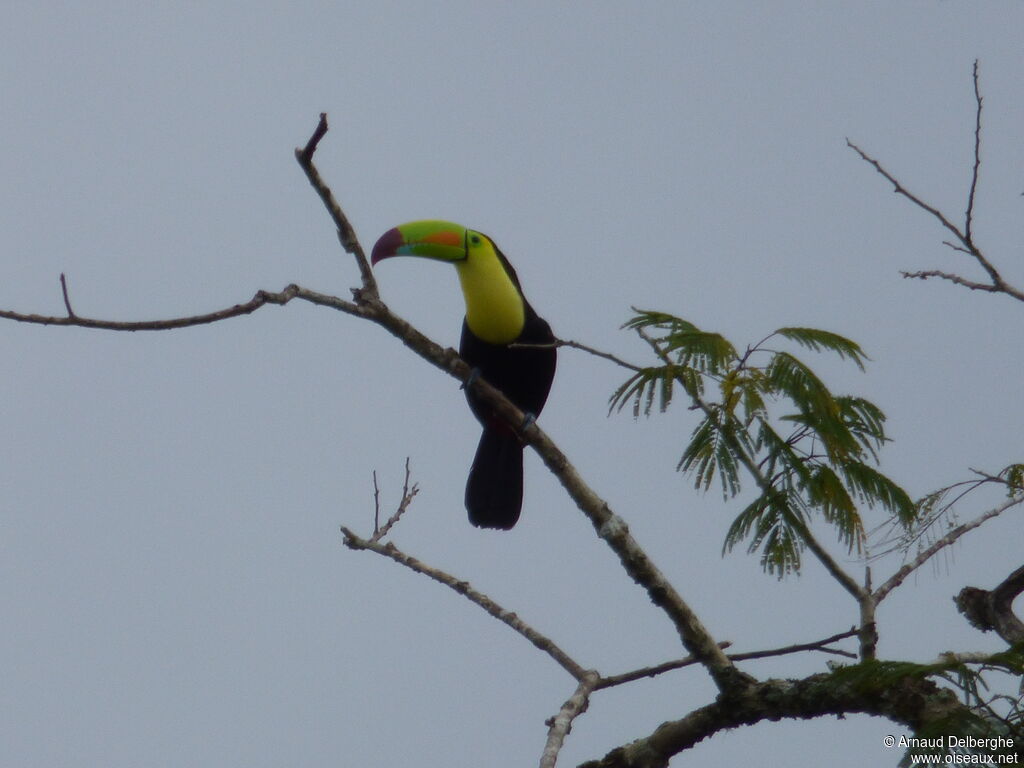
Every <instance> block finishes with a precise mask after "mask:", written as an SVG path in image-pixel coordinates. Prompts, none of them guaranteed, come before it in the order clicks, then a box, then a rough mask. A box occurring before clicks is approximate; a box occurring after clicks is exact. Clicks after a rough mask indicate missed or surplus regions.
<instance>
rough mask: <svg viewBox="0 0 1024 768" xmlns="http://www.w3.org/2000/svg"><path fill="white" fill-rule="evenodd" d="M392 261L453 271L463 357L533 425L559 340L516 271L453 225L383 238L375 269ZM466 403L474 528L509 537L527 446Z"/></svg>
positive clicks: (485, 242) (428, 224)
mask: <svg viewBox="0 0 1024 768" xmlns="http://www.w3.org/2000/svg"><path fill="white" fill-rule="evenodd" d="M391 256H421V257H424V258H427V259H435V260H437V261H447V262H450V263H452V264H454V265H455V271H456V272H457V273H458V275H459V282H460V283H461V285H462V293H463V295H464V296H465V299H466V317H465V319H464V320H463V322H462V341H461V342H460V344H459V355H460V356H461V357H462V359H463V360H465V361H466V362H467V363H468V364H469V365H470V366H471V367H472V368H473V369H474V375H479V376H482V377H483V378H484V380H486V381H487V382H488V383H490V384H491V385H493V386H495V387H497V388H498V389H499V390H501V391H502V392H503V393H504V394H505V396H506V397H507V398H508V399H509V400H511V401H512V402H513V403H515V404H516V406H517V407H518V408H519V409H520V410H521V411H523V413H525V414H526V417H527V420H528V421H529V420H531V419H534V418H536V417H537V416H538V415H540V412H541V409H542V408H544V403H545V401H546V400H547V399H548V392H549V391H550V390H551V382H552V380H553V379H554V376H555V363H556V351H555V346H554V341H555V337H554V335H553V334H552V333H551V326H549V325H548V324H547V322H546V321H545V320H543V319H541V318H540V317H539V316H538V315H537V313H536V312H535V311H534V309H533V307H531V306H530V302H528V301H527V300H526V297H525V296H524V295H523V289H522V287H521V286H520V285H519V278H518V277H517V276H516V271H515V270H514V269H513V268H512V265H511V264H509V262H508V259H506V258H505V255H504V254H503V253H502V252H501V251H500V250H499V249H498V246H497V245H495V244H494V241H493V240H491V238H489V237H488V236H487V235H484V234H482V233H480V232H477V231H475V230H472V229H467V228H466V227H463V226H461V225H459V224H453V223H451V222H449V221H437V220H427V221H413V222H409V223H408V224H402V225H400V226H397V227H395V228H394V229H389V230H388V231H387V232H385V233H384V234H383V235H381V237H380V239H379V240H378V241H377V243H376V244H375V245H374V246H373V252H372V254H371V257H370V261H371V263H372V264H374V265H376V264H377V262H379V261H380V260H381V259H386V258H388V257H391ZM520 345H531V346H520ZM544 345H546V346H544ZM466 399H467V400H468V401H469V407H470V409H471V410H472V411H473V414H474V415H475V416H476V418H477V419H478V420H479V421H480V423H481V424H482V425H483V434H482V435H481V436H480V443H479V444H478V445H477V449H476V455H475V457H474V458H473V465H472V467H471V468H470V470H469V479H468V481H467V482H466V510H467V512H469V521H470V522H471V523H472V524H473V525H475V526H477V527H480V528H500V529H504V530H508V529H509V528H511V527H512V526H514V525H515V524H516V521H517V520H519V513H520V511H521V510H522V506H523V443H522V441H521V440H520V439H519V437H518V436H517V434H516V431H515V430H514V429H512V427H511V426H509V425H508V424H507V423H506V422H504V421H503V420H502V419H501V418H500V417H499V416H498V415H497V414H496V413H494V412H493V410H492V409H491V408H490V407H489V406H488V405H487V404H486V403H484V402H482V401H481V400H480V399H479V397H478V396H476V395H475V394H474V393H473V387H471V386H467V387H466Z"/></svg>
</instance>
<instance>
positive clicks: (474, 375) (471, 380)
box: [459, 366, 480, 389]
mask: <svg viewBox="0 0 1024 768" xmlns="http://www.w3.org/2000/svg"><path fill="white" fill-rule="evenodd" d="M479 378H480V369H479V368H477V367H476V366H473V370H471V371H470V372H469V376H468V377H467V378H466V380H465V381H464V382H462V386H461V387H459V389H469V388H470V387H472V386H473V385H474V384H476V380H477V379H479Z"/></svg>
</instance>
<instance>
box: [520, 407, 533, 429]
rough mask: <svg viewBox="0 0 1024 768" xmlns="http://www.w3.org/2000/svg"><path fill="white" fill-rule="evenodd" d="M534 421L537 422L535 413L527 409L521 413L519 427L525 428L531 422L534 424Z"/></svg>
mask: <svg viewBox="0 0 1024 768" xmlns="http://www.w3.org/2000/svg"><path fill="white" fill-rule="evenodd" d="M536 423H537V416H536V414H533V413H530V412H529V411H527V412H526V413H525V414H523V426H522V427H520V429H526V428H527V427H529V426H530V425H531V424H536Z"/></svg>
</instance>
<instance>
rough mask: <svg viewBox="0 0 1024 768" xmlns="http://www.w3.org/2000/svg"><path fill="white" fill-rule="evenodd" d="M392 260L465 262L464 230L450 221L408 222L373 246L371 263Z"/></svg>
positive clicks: (391, 230) (389, 232) (382, 236)
mask: <svg viewBox="0 0 1024 768" xmlns="http://www.w3.org/2000/svg"><path fill="white" fill-rule="evenodd" d="M391 256H421V257H423V258H425V259H436V260H438V261H462V260H463V259H465V258H466V228H465V227H463V226H461V225H459V224H453V223H452V222H450V221H437V220H434V219H429V220H426V221H410V222H409V223H408V224H401V225H399V226H397V227H395V228H394V229H389V230H388V231H387V232H385V233H384V234H383V235H381V236H380V239H379V240H378V241H377V242H376V243H375V244H374V246H373V252H372V253H371V255H370V263H371V264H376V263H377V262H378V261H380V260H381V259H387V258H389V257H391Z"/></svg>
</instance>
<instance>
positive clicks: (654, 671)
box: [594, 627, 859, 691]
mask: <svg viewBox="0 0 1024 768" xmlns="http://www.w3.org/2000/svg"><path fill="white" fill-rule="evenodd" d="M858 632H859V630H858V629H857V628H856V627H854V628H852V629H848V630H846V631H845V632H839V633H838V634H835V635H831V636H829V637H826V638H824V639H822V640H815V641H814V642H811V643H797V644H795V645H787V646H783V647H781V648H771V649H768V650H763V651H747V652H746V653H730V654H727V656H728V657H729V658H730V659H731V660H732V661H751V660H754V659H765V658H768V657H771V656H787V655H790V654H793V653H802V652H804V651H820V652H821V653H828V654H832V655H835V656H845V657H846V658H849V659H856V658H857V654H855V653H850V652H849V651H843V650H840V649H838V648H828V647H827V646H829V645H831V644H832V643H835V642H838V641H839V640H845V639H846V638H848V637H854V636H855V635H856V634H857V633H858ZM730 645H732V643H729V642H725V643H720V646H721V647H722V648H723V649H724V648H728V647H729V646H730ZM695 663H696V659H694V658H693V657H692V656H687V657H685V658H682V659H675V660H674V661H666V662H664V663H662V664H655V665H654V666H651V667H642V668H640V669H634V670H632V671H630V672H622V673H620V674H617V675H608V676H605V677H602V678H601V680H600V681H599V682H598V684H597V686H596V687H595V688H594V690H596V691H599V690H602V689H603V688H612V687H614V686H616V685H624V684H625V683H631V682H633V681H635V680H641V679H643V678H645V677H657V676H658V675H663V674H665V673H666V672H672V671H673V670H676V669H682V668H683V667H689V666H692V665H693V664H695Z"/></svg>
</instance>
